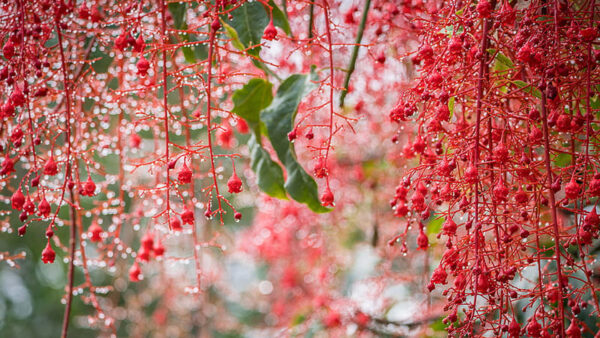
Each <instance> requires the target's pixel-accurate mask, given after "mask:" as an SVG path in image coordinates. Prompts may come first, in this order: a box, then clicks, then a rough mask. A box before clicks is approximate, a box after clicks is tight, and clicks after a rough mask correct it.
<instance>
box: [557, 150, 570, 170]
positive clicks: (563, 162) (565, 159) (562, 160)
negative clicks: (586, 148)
mask: <svg viewBox="0 0 600 338" xmlns="http://www.w3.org/2000/svg"><path fill="white" fill-rule="evenodd" d="M571 160H572V156H571V154H565V153H560V154H558V156H556V157H555V158H554V165H555V166H557V167H561V168H564V167H566V166H568V165H569V164H571Z"/></svg>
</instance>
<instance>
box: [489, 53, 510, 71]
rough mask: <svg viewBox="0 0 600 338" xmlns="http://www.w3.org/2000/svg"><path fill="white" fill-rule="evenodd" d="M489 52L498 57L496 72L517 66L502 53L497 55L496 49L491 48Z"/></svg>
mask: <svg viewBox="0 0 600 338" xmlns="http://www.w3.org/2000/svg"><path fill="white" fill-rule="evenodd" d="M487 51H488V53H490V55H495V56H496V57H495V58H496V68H498V69H496V70H508V69H511V68H514V67H515V64H514V63H513V62H512V60H511V59H509V58H508V57H507V56H506V55H504V54H502V53H501V52H498V53H496V50H495V49H494V48H489V49H488V50H487Z"/></svg>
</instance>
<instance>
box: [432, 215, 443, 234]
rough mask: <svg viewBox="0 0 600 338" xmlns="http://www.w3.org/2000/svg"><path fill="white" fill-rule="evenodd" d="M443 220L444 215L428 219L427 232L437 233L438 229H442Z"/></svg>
mask: <svg viewBox="0 0 600 338" xmlns="http://www.w3.org/2000/svg"><path fill="white" fill-rule="evenodd" d="M445 221H446V219H445V218H444V217H440V218H436V219H434V220H432V221H430V222H429V223H428V224H427V234H428V235H430V234H438V233H439V232H440V229H442V224H444V222H445Z"/></svg>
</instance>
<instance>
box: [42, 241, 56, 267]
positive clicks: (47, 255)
mask: <svg viewBox="0 0 600 338" xmlns="http://www.w3.org/2000/svg"><path fill="white" fill-rule="evenodd" d="M55 257H56V253H55V252H54V250H53V249H52V247H51V246H50V241H48V243H47V244H46V248H44V250H43V251H42V262H44V264H48V263H54V258H55Z"/></svg>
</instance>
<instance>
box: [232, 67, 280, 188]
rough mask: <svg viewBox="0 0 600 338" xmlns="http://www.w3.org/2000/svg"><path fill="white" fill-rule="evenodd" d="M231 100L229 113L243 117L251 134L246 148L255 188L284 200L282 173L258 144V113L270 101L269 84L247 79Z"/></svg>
mask: <svg viewBox="0 0 600 338" xmlns="http://www.w3.org/2000/svg"><path fill="white" fill-rule="evenodd" d="M232 101H233V104H234V107H233V110H232V112H233V113H235V114H237V115H238V116H240V117H241V118H243V119H244V120H245V121H246V122H247V123H248V125H249V126H250V127H251V128H252V130H253V131H254V135H253V136H251V137H250V140H249V141H248V148H249V149H250V159H251V166H252V170H254V172H255V173H256V177H257V181H258V187H259V188H260V190H262V191H264V192H265V193H267V194H268V195H269V196H272V197H277V198H281V199H287V195H286V192H285V188H284V186H283V184H284V181H283V170H282V169H281V167H280V166H279V164H277V163H275V162H274V161H273V160H272V159H271V156H270V155H269V153H268V152H267V151H266V150H265V149H264V148H263V147H262V146H261V144H260V140H261V137H262V136H261V130H260V123H261V122H260V111H261V110H263V109H264V108H266V107H268V106H269V104H270V103H271V101H273V84H272V83H270V82H269V81H267V80H263V79H259V78H255V79H251V80H250V81H249V82H248V83H247V84H246V85H245V86H244V87H243V88H241V89H238V90H236V91H235V93H233V97H232Z"/></svg>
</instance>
